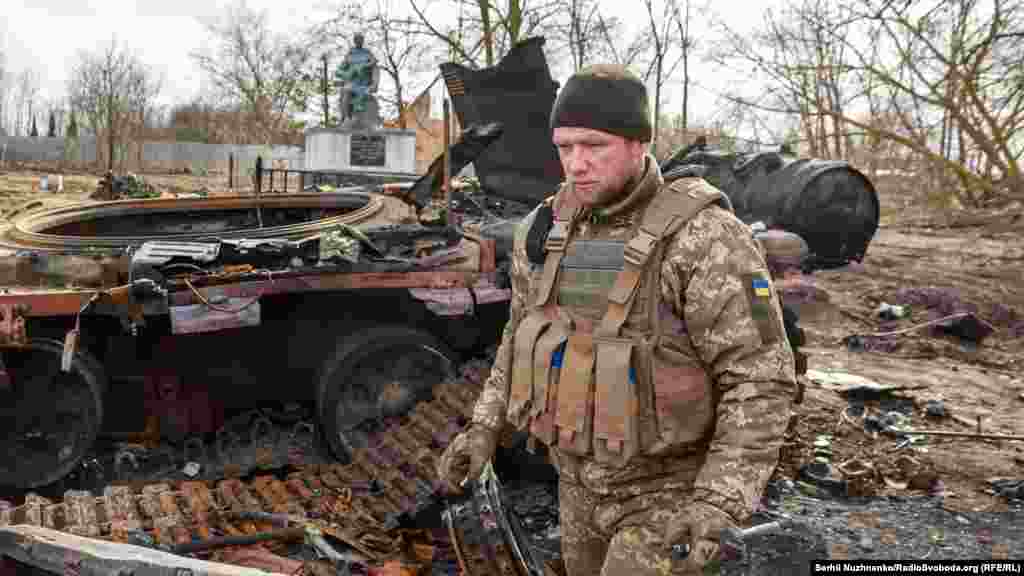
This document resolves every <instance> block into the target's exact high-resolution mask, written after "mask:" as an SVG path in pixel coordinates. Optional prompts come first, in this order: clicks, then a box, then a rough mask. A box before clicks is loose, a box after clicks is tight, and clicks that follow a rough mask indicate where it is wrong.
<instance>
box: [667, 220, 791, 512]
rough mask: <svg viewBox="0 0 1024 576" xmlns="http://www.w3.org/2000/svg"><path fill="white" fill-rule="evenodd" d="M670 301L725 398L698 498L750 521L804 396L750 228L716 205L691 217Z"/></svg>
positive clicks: (675, 259)
mask: <svg viewBox="0 0 1024 576" xmlns="http://www.w3.org/2000/svg"><path fill="white" fill-rule="evenodd" d="M661 278H662V281H661V290H662V299H663V301H664V302H666V303H671V306H672V308H673V313H674V314H673V315H674V316H675V317H676V318H679V319H682V321H683V322H682V324H681V325H677V326H676V328H678V329H680V330H684V331H685V332H686V333H688V335H689V338H690V340H691V342H692V343H693V345H694V349H695V350H696V351H697V353H698V355H699V356H700V360H701V361H702V362H703V364H704V367H705V369H706V370H707V371H708V373H709V375H710V376H711V378H712V380H713V381H714V382H715V394H716V397H717V398H718V404H717V419H716V424H715V429H714V435H713V437H712V439H711V442H710V447H709V451H708V455H707V459H706V460H705V462H704V464H703V467H702V468H701V470H700V472H699V474H698V476H697V479H696V482H695V484H694V496H693V498H694V500H698V501H703V502H707V503H709V504H711V505H713V506H716V507H717V508H719V509H721V510H723V511H725V512H726V513H728V514H729V515H730V516H732V517H733V519H734V520H735V521H736V522H737V523H742V522H743V521H745V520H746V519H747V518H748V517H749V516H750V514H751V513H752V512H753V510H754V508H755V506H756V505H757V503H758V501H759V500H760V498H761V495H762V493H763V491H764V489H765V486H766V485H767V483H768V479H769V477H770V476H771V475H772V472H773V470H774V469H775V466H776V465H777V464H778V459H779V449H780V448H781V446H782V442H783V436H784V434H785V431H786V427H787V425H788V423H789V418H790V409H791V404H792V399H793V397H794V392H795V390H796V375H795V372H794V363H793V351H792V349H791V348H790V346H789V342H788V341H787V340H786V337H785V328H784V327H783V324H782V312H781V310H780V308H779V303H778V299H777V298H776V297H775V290H774V287H773V286H772V284H771V279H770V277H769V275H768V271H767V266H766V265H765V263H764V259H763V257H762V255H761V253H760V252H759V251H758V249H757V247H756V245H755V244H754V240H753V239H752V238H751V232H750V229H749V228H748V227H747V226H746V225H744V224H743V223H742V222H740V221H739V220H738V219H737V218H736V217H735V216H733V215H732V214H731V213H729V212H728V211H726V210H723V209H721V208H719V207H717V206H714V207H709V208H706V209H704V210H702V211H701V212H700V213H698V214H697V215H696V216H695V217H694V218H693V219H691V220H690V221H689V222H688V223H687V224H686V225H685V226H684V227H683V229H682V230H681V231H680V232H679V234H678V235H677V236H676V237H675V238H674V239H673V240H672V241H671V243H670V245H669V246H668V247H667V249H666V254H665V259H664V260H663V262H662V275H661Z"/></svg>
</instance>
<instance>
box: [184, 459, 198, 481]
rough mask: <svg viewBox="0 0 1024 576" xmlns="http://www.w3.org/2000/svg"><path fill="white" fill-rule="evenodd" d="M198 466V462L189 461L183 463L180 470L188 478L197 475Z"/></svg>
mask: <svg viewBox="0 0 1024 576" xmlns="http://www.w3.org/2000/svg"><path fill="white" fill-rule="evenodd" d="M199 468H200V466H199V463H198V462H189V463H188V464H185V468H183V469H182V471H181V472H182V474H184V475H185V476H188V477H189V478H195V477H196V476H198V475H199Z"/></svg>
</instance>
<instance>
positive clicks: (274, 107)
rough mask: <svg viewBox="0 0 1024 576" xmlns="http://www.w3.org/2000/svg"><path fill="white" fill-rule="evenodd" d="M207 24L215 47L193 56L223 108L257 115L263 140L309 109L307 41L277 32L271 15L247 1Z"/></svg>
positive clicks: (238, 1)
mask: <svg viewBox="0 0 1024 576" xmlns="http://www.w3.org/2000/svg"><path fill="white" fill-rule="evenodd" d="M203 25H204V27H205V28H206V31H207V34H209V36H210V38H211V39H212V40H213V41H214V43H215V48H214V49H213V50H212V51H211V50H207V51H200V52H193V53H192V54H191V56H192V58H193V59H194V60H195V62H196V63H197V64H198V65H199V67H200V68H201V69H202V70H203V71H204V72H205V73H206V75H207V76H208V77H209V78H210V80H211V82H212V83H213V85H214V87H215V88H216V91H217V93H218V96H219V97H220V99H221V104H222V105H226V106H229V107H233V106H238V107H241V108H243V109H244V110H246V111H249V112H253V113H255V115H256V117H257V118H258V119H260V121H261V122H262V127H263V135H264V136H263V137H264V140H266V139H268V138H269V137H270V135H271V134H272V132H273V130H274V129H275V128H278V127H280V126H281V125H282V124H286V123H287V114H288V112H289V111H291V110H305V108H306V100H307V98H308V97H310V96H311V95H312V94H315V91H311V88H315V85H311V84H310V82H309V81H308V78H306V77H305V76H304V73H306V64H307V63H308V61H309V60H310V50H309V48H308V47H307V46H306V42H305V41H304V39H302V38H297V39H288V38H285V37H282V36H279V35H276V34H273V33H272V32H271V31H270V28H269V26H268V19H267V12H266V11H260V12H256V11H254V10H251V9H250V8H249V7H248V6H247V5H246V3H245V0H237V1H236V2H235V3H234V4H232V5H230V6H229V7H228V9H227V11H226V12H225V14H223V15H222V17H221V18H220V19H219V20H217V21H205V22H203Z"/></svg>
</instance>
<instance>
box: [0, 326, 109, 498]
mask: <svg viewBox="0 0 1024 576" xmlns="http://www.w3.org/2000/svg"><path fill="white" fill-rule="evenodd" d="M63 349H64V347H63V345H62V343H60V342H57V341H54V340H42V339H33V340H30V341H29V343H28V345H26V346H24V347H20V348H3V349H0V354H2V356H3V363H4V366H5V367H6V369H7V373H8V375H9V383H8V384H7V385H6V386H4V387H2V388H0V454H2V455H3V457H2V458H0V484H3V485H6V486H11V487H15V488H34V487H36V486H42V485H44V484H50V483H51V482H55V481H57V480H59V479H61V478H62V477H64V476H65V475H67V474H68V473H69V472H71V470H72V469H74V467H75V465H76V464H78V462H79V461H80V460H81V459H82V457H83V456H85V454H86V452H88V450H89V449H90V448H91V447H92V445H93V442H94V441H95V440H96V435H97V434H98V433H99V430H100V425H101V423H102V421H103V398H102V395H103V390H104V389H105V388H106V375H105V374H104V372H103V368H102V367H101V366H100V364H99V363H98V362H97V361H96V360H95V359H93V358H92V357H91V356H88V355H86V354H83V353H77V354H75V356H74V358H73V360H72V362H71V371H70V372H67V373H65V372H62V371H61V369H60V360H61V354H62V352H63Z"/></svg>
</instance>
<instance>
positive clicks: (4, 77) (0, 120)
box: [0, 50, 10, 136]
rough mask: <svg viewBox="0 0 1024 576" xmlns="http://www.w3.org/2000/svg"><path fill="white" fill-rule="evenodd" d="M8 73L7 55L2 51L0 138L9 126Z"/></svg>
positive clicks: (0, 65)
mask: <svg viewBox="0 0 1024 576" xmlns="http://www.w3.org/2000/svg"><path fill="white" fill-rule="evenodd" d="M8 76H9V74H8V73H7V55H6V54H4V53H3V51H2V50H0V136H3V135H4V134H5V132H6V131H5V128H4V127H5V126H6V125H7V113H8V108H9V106H8V103H7V99H8V96H9V94H10V84H9V82H8Z"/></svg>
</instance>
